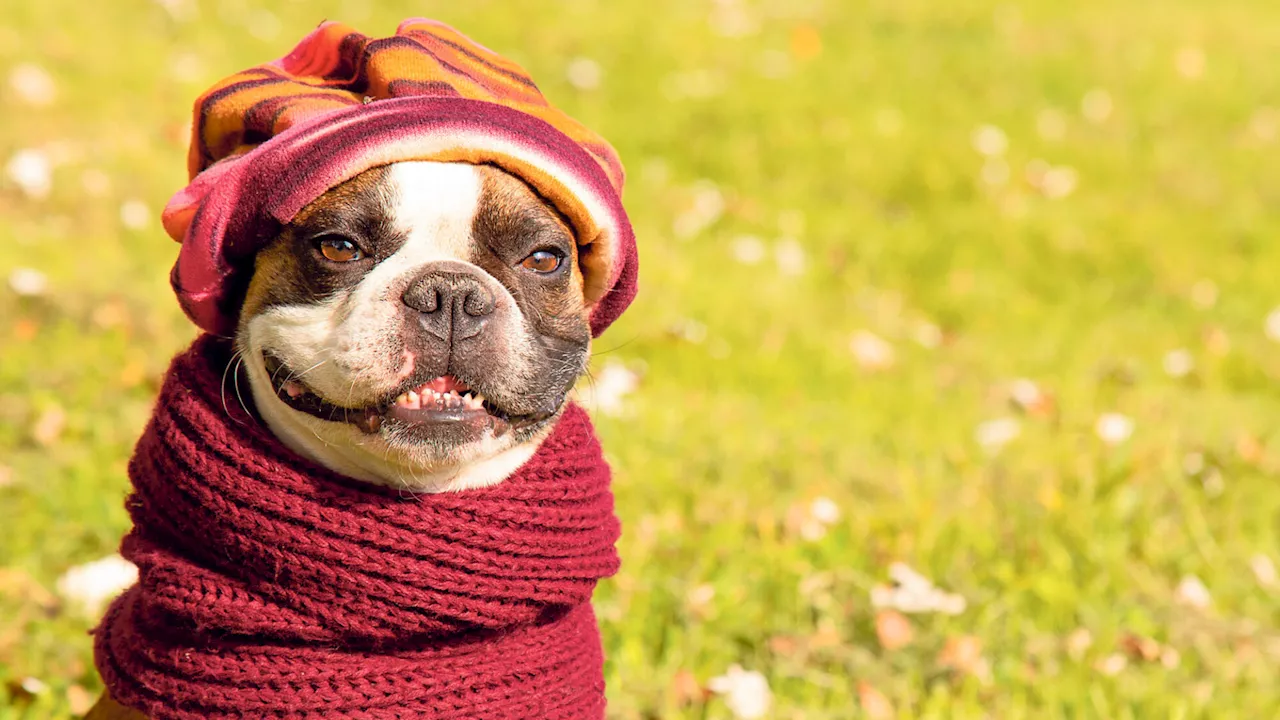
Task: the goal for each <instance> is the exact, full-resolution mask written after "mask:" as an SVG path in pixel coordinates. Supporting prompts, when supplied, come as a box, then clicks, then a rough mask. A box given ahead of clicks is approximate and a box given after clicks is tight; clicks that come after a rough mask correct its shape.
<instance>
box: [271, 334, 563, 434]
mask: <svg viewBox="0 0 1280 720" xmlns="http://www.w3.org/2000/svg"><path fill="white" fill-rule="evenodd" d="M262 357H263V361H264V363H265V366H266V370H267V374H268V376H270V378H271V385H272V388H273V389H274V390H275V393H276V396H277V397H279V398H280V400H281V401H282V402H284V404H286V405H288V406H289V407H290V408H293V409H294V410H297V411H298V412H303V413H307V414H308V415H313V416H315V417H318V418H320V419H321V420H328V421H330V422H348V423H351V424H352V425H355V426H356V427H358V428H360V430H362V431H364V432H365V433H368V434H371V435H372V434H375V433H377V432H379V431H381V430H382V429H383V427H384V426H390V427H393V428H403V427H414V428H424V429H429V426H432V425H470V426H473V427H474V429H475V430H476V431H480V430H484V429H488V430H491V431H492V432H493V434H494V435H498V436H500V435H503V434H505V433H507V432H509V431H510V430H512V429H513V428H519V427H523V426H528V425H533V424H536V423H538V422H541V421H543V420H546V419H547V418H548V417H549V415H543V414H530V415H512V414H509V413H507V412H505V411H503V410H502V409H501V408H499V407H498V406H497V405H496V404H494V403H493V402H491V401H490V400H488V399H487V398H486V397H485V396H484V395H482V394H480V393H479V392H477V391H476V390H474V389H472V388H471V387H469V386H468V385H467V384H466V383H465V382H463V381H462V380H460V379H458V378H456V377H454V376H452V375H442V376H439V377H435V378H432V379H430V380H427V381H425V382H423V381H421V380H410V381H408V382H407V383H406V384H405V385H404V386H403V387H401V388H399V389H398V390H397V391H395V394H392V395H389V396H388V397H386V398H385V399H383V400H382V401H381V402H378V403H376V404H373V405H368V406H365V407H344V406H342V405H337V404H335V403H332V402H330V401H328V400H326V399H325V398H322V397H321V396H320V395H319V394H317V393H316V392H315V391H313V390H312V389H311V388H309V387H307V385H306V383H305V382H304V381H303V380H302V379H300V378H298V377H297V374H296V373H294V372H292V371H291V370H290V368H288V367H287V366H286V365H285V364H284V362H283V361H281V360H280V359H279V358H277V357H276V356H275V355H272V354H271V353H270V352H264V353H263V354H262Z"/></svg>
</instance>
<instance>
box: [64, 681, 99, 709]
mask: <svg viewBox="0 0 1280 720" xmlns="http://www.w3.org/2000/svg"><path fill="white" fill-rule="evenodd" d="M93 702H94V697H93V695H92V694H91V693H90V692H89V691H88V690H85V689H84V687H83V686H80V685H72V686H70V687H68V688H67V709H68V710H70V711H71V714H72V715H79V716H83V715H85V714H86V713H88V712H89V711H90V710H92V709H93Z"/></svg>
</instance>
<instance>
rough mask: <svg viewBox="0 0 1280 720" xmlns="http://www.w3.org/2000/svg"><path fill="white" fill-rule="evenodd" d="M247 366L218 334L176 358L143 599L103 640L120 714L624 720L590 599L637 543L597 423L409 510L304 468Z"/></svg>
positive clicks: (147, 485) (567, 420)
mask: <svg viewBox="0 0 1280 720" xmlns="http://www.w3.org/2000/svg"><path fill="white" fill-rule="evenodd" d="M228 355H229V351H228V348H227V344H226V342H225V341H221V340H216V339H214V338H212V337H210V336H205V337H203V338H201V339H200V340H197V341H196V343H195V344H194V345H193V346H192V347H191V348H190V349H189V350H187V351H186V352H185V353H183V354H181V355H179V356H178V357H177V358H176V359H175V360H174V362H173V365H172V366H171V367H170V370H169V373H168V375H167V377H166V380H165V383H164V387H163V388H162V390H161V392H160V397H159V399H158V401H157V405H156V409H155V414H154V416H153V417H152V419H151V422H150V424H149V425H148V427H147V429H146V431H145V433H144V434H143V436H142V438H141V440H140V441H139V442H138V446H137V449H136V451H135V453H134V456H133V459H132V461H131V462H130V465H129V476H130V478H131V479H132V481H133V487H134V491H133V494H132V495H131V496H130V497H129V500H128V508H129V512H130V515H131V516H132V518H133V522H134V527H133V530H132V531H131V532H130V533H129V534H128V535H127V536H126V537H125V539H124V542H123V545H122V552H123V553H124V555H125V557H127V558H128V559H130V560H132V561H133V562H134V563H135V564H137V565H138V568H139V572H140V577H139V582H138V584H137V585H135V586H134V587H133V588H131V589H130V590H129V591H127V592H126V593H125V594H124V595H123V596H121V597H120V598H119V599H117V600H116V602H115V603H114V604H113V605H112V606H111V609H110V610H109V611H108V613H107V615H106V617H105V618H104V620H103V622H102V624H101V625H100V626H99V628H98V629H97V630H96V631H95V633H96V639H95V655H96V662H97V666H98V670H99V672H100V673H101V674H102V677H103V680H104V682H105V683H106V685H107V688H108V690H109V691H110V693H111V696H112V697H113V698H114V699H115V700H117V701H118V702H120V703H122V704H124V705H126V706H129V707H132V708H135V709H137V710H140V711H142V712H143V713H145V714H147V715H148V716H149V717H151V718H155V719H156V720H166V719H169V718H173V719H175V720H177V719H181V720H188V719H189V720H195V719H196V718H231V717H258V718H286V717H288V718H371V719H372V718H477V719H490V718H491V719H494V720H497V719H502V720H515V719H517V718H520V719H522V720H523V719H535V718H564V719H566V720H567V719H569V718H572V719H574V720H586V719H597V718H603V717H604V680H603V672H602V664H603V656H602V652H601V647H600V636H599V631H598V629H597V626H596V621H595V616H594V614H593V613H592V610H591V604H590V599H591V593H592V590H593V589H594V587H595V585H596V582H597V581H598V580H599V579H600V578H603V577H608V576H610V575H612V574H613V573H614V572H615V571H616V570H617V568H618V556H617V554H616V551H615V549H614V542H615V541H616V540H617V537H618V532H619V526H618V521H617V519H616V517H615V516H614V514H613V497H612V495H611V493H610V490H609V477H610V475H609V468H608V466H607V465H606V464H605V461H604V458H603V456H602V454H601V450H600V445H599V443H598V442H597V440H596V438H595V434H594V432H593V430H592V427H591V423H590V420H589V419H588V418H587V416H586V413H585V412H583V411H582V409H581V408H579V407H577V406H573V405H571V406H569V407H568V408H567V409H566V411H565V413H564V415H563V417H562V418H561V419H560V421H559V423H558V424H557V426H556V428H555V430H554V431H553V432H552V434H551V436H550V437H549V438H548V439H547V440H546V441H545V442H544V443H543V445H542V446H541V448H539V450H538V452H537V453H536V454H535V455H534V457H533V458H532V459H531V460H530V461H529V462H528V463H526V464H525V465H524V466H523V467H521V468H520V469H519V470H518V471H517V472H516V473H515V474H514V475H513V476H512V477H510V478H508V479H507V480H505V481H504V482H502V483H501V484H499V485H497V486H494V487H491V488H485V489H482V490H469V491H465V492H459V493H442V494H434V495H417V496H407V495H402V494H400V493H397V492H396V491H394V490H389V489H385V488H379V487H375V486H371V485H367V484H363V483H358V482H356V481H352V480H349V479H346V478H343V477H341V476H338V475H335V474H333V473H331V472H329V471H328V470H326V469H324V468H321V467H319V466H317V465H314V464H311V463H309V462H307V461H305V460H303V459H300V458H299V457H298V456H296V455H294V454H292V453H291V452H290V451H289V450H287V449H285V448H284V447H283V446H282V445H280V443H279V442H278V441H277V440H276V439H275V438H274V437H273V436H272V435H271V434H270V433H269V432H268V431H267V430H266V429H264V428H263V427H262V425H261V422H260V421H258V420H257V419H255V418H254V417H252V416H250V415H249V414H247V413H244V412H241V411H240V408H239V403H238V402H237V401H236V400H234V395H235V391H234V389H233V388H230V387H227V388H226V393H224V391H223V384H222V380H223V377H224V370H225V369H226V367H227V362H228V359H229V358H228ZM227 395H229V396H231V397H232V398H233V399H231V400H230V401H225V402H224V397H225V396H227Z"/></svg>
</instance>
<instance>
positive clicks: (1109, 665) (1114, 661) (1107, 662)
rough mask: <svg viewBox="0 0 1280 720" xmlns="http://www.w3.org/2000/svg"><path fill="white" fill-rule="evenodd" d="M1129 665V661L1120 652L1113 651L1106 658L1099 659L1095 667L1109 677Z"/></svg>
mask: <svg viewBox="0 0 1280 720" xmlns="http://www.w3.org/2000/svg"><path fill="white" fill-rule="evenodd" d="M1128 666H1129V661H1128V660H1126V659H1125V657H1124V655H1121V654H1120V653H1112V654H1110V655H1108V656H1106V657H1105V658H1103V659H1101V660H1099V661H1098V662H1097V664H1095V665H1094V666H1093V667H1094V669H1095V670H1097V671H1098V672H1100V673H1102V674H1103V675H1106V676H1108V677H1115V676H1116V675H1119V674H1120V673H1121V672H1123V671H1124V669H1125V668H1126V667H1128Z"/></svg>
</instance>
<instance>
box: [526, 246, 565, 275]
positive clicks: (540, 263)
mask: <svg viewBox="0 0 1280 720" xmlns="http://www.w3.org/2000/svg"><path fill="white" fill-rule="evenodd" d="M562 260H564V258H563V257H561V256H560V255H557V254H556V253H553V252H551V251H550V250H539V251H537V252H535V253H532V254H530V255H529V257H527V258H525V259H524V260H522V261H521V262H520V267H522V268H524V269H525V270H532V271H533V272H536V273H539V274H542V275H546V274H547V273H553V272H555V271H556V270H557V269H559V267H560V263H561V261H562Z"/></svg>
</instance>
